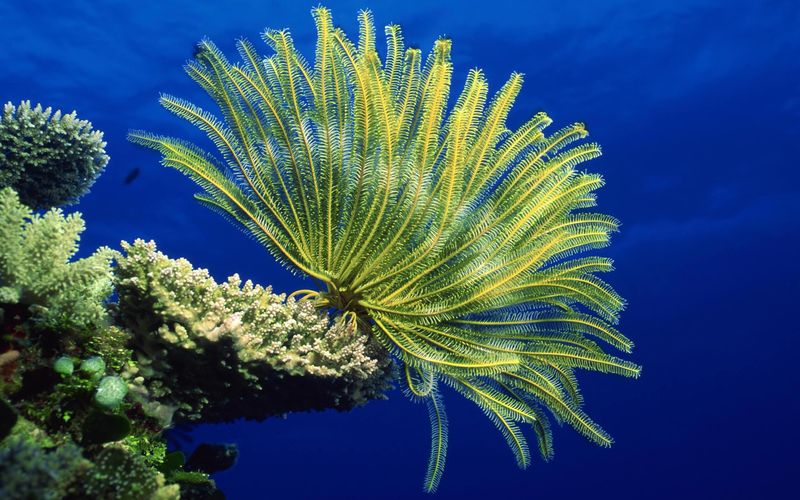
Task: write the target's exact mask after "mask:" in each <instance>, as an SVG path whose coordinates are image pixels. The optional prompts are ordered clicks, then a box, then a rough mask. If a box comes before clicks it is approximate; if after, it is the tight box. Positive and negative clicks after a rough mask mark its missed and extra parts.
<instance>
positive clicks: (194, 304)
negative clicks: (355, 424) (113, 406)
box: [115, 240, 391, 422]
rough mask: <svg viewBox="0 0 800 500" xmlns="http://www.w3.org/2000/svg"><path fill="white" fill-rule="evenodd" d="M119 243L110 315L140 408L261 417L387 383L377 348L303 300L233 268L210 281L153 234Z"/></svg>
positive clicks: (338, 404)
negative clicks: (126, 349)
mask: <svg viewBox="0 0 800 500" xmlns="http://www.w3.org/2000/svg"><path fill="white" fill-rule="evenodd" d="M122 248H123V250H124V252H125V253H124V255H122V256H121V257H120V258H119V259H118V262H117V268H116V270H115V276H116V278H115V280H116V282H115V283H116V289H117V293H118V295H119V320H120V321H121V323H122V324H123V325H125V326H126V327H127V328H128V329H129V330H130V331H131V332H132V335H133V343H134V346H135V353H136V355H135V356H136V365H135V367H133V368H131V370H130V371H129V372H128V373H127V374H126V376H127V377H128V379H129V380H131V381H133V383H134V387H133V388H132V392H133V393H134V394H136V393H138V394H140V395H142V396H146V399H147V400H148V401H150V402H149V403H148V402H144V403H143V404H144V405H145V406H146V407H147V408H148V409H149V411H162V412H163V411H165V410H166V407H169V406H173V407H175V408H176V409H177V413H176V419H177V420H179V421H202V422H219V421H228V420H233V419H235V418H240V417H244V418H248V419H256V420H260V419H263V418H266V417H269V416H271V415H278V414H283V413H286V412H290V411H304V410H313V409H325V408H336V409H339V410H346V409H350V408H352V407H354V406H356V405H359V404H362V403H364V402H366V401H368V400H370V399H373V398H376V397H379V396H380V395H381V394H382V393H383V391H384V390H385V389H386V388H387V383H388V382H387V381H388V377H389V376H390V375H391V367H390V364H389V362H388V360H387V359H386V357H385V354H383V352H382V349H380V348H379V347H378V346H375V345H370V343H369V341H368V337H367V336H366V335H365V334H364V333H363V332H360V331H355V332H354V331H352V330H351V329H350V326H349V325H347V324H345V323H344V322H342V321H337V322H336V323H334V324H333V325H331V324H330V322H329V319H328V318H327V317H326V316H325V315H320V314H319V313H318V312H316V311H315V310H314V307H313V306H312V305H311V304H310V303H308V302H295V301H294V300H292V299H290V300H288V301H285V297H284V296H282V295H275V294H273V293H272V292H271V289H270V288H269V287H267V288H262V287H261V286H258V285H254V284H253V283H252V282H250V281H247V282H245V283H242V282H241V280H240V279H239V277H238V276H236V275H234V276H231V277H230V278H228V281H227V282H225V283H222V284H220V285H218V284H217V283H216V282H215V281H214V279H213V278H211V277H210V276H209V274H208V271H206V270H205V269H194V268H193V267H192V265H191V264H190V263H189V262H188V261H186V260H185V259H177V260H172V259H169V258H168V257H166V256H165V255H164V254H162V253H160V252H158V251H157V250H156V246H155V244H154V243H153V242H149V243H145V242H144V241H142V240H136V241H135V242H134V243H133V244H129V243H125V242H123V244H122ZM152 401H157V404H153V403H152Z"/></svg>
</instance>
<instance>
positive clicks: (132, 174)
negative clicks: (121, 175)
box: [123, 167, 141, 186]
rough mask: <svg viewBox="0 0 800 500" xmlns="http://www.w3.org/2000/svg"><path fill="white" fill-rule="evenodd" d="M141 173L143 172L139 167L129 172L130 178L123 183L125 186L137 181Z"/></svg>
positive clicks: (126, 178)
mask: <svg viewBox="0 0 800 500" xmlns="http://www.w3.org/2000/svg"><path fill="white" fill-rule="evenodd" d="M140 172H141V170H139V167H136V168H134V169H133V170H131V171H130V172H128V176H127V177H125V180H124V181H123V182H124V183H125V185H126V186H127V185H129V184H130V183H131V182H133V181H135V180H136V178H137V177H139V173H140Z"/></svg>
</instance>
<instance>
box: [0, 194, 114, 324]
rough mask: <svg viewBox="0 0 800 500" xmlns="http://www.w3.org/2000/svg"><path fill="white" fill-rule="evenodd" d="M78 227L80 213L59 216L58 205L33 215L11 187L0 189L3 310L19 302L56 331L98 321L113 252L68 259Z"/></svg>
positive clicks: (107, 289) (102, 311)
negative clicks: (42, 213)
mask: <svg viewBox="0 0 800 500" xmlns="http://www.w3.org/2000/svg"><path fill="white" fill-rule="evenodd" d="M83 229H84V222H83V219H82V218H81V216H80V214H77V213H76V214H70V215H66V216H65V215H64V214H63V213H62V212H61V210H59V209H53V210H50V211H49V212H47V213H45V214H44V215H38V214H34V213H33V212H32V211H31V210H30V209H29V208H28V207H26V206H25V205H23V204H22V203H21V202H20V199H19V197H18V196H17V194H16V192H15V191H14V190H12V189H10V188H4V189H0V306H2V310H3V311H4V312H5V313H7V314H9V315H10V314H11V312H12V311H13V310H14V309H18V308H15V307H13V306H19V307H21V308H23V309H25V310H24V311H23V312H24V313H25V314H28V313H29V314H30V315H31V319H32V321H33V322H34V323H35V324H36V326H37V327H39V328H42V329H49V330H54V331H58V332H60V333H61V334H64V333H66V332H73V333H74V332H83V333H87V332H90V331H94V330H96V329H98V328H101V327H102V326H103V325H104V323H105V321H106V319H107V314H106V307H105V304H104V301H105V300H106V298H107V297H108V296H109V295H111V292H112V285H111V260H112V259H113V257H114V252H113V251H112V250H110V249H108V248H101V249H99V250H97V251H96V252H95V253H94V254H92V255H91V256H89V257H86V258H83V259H79V260H73V261H71V260H70V259H71V258H72V257H73V256H74V255H75V253H76V252H77V251H78V240H79V236H80V233H81V232H83ZM0 321H3V318H0ZM8 321H10V318H9V319H8Z"/></svg>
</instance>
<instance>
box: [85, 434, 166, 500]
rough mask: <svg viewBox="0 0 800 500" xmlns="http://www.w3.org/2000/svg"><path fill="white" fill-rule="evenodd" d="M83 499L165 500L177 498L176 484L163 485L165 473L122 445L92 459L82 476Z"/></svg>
mask: <svg viewBox="0 0 800 500" xmlns="http://www.w3.org/2000/svg"><path fill="white" fill-rule="evenodd" d="M81 486H82V488H81V489H82V491H81V492H80V494H81V495H82V498H114V499H116V500H140V499H142V498H147V499H151V500H167V499H177V498H180V487H179V486H178V485H177V484H169V485H167V484H166V481H165V479H164V475H163V474H161V473H160V472H157V471H155V470H154V469H153V468H151V467H149V466H148V465H147V464H146V463H145V461H144V460H143V459H142V458H140V457H137V456H135V455H132V454H130V453H128V452H127V451H126V450H125V449H124V448H122V447H118V446H111V447H108V448H105V449H103V451H101V452H100V454H99V455H98V456H97V458H95V460H94V467H92V468H91V470H89V471H88V472H87V473H86V474H85V476H84V477H83V478H81Z"/></svg>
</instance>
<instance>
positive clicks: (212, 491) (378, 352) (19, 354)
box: [0, 7, 640, 499]
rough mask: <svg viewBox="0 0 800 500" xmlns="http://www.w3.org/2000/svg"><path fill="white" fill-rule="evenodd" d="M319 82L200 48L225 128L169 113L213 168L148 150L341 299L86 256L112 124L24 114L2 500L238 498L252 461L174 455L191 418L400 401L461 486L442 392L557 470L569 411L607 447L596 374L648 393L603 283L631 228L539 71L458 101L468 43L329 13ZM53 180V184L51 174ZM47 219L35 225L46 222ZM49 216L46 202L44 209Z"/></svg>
mask: <svg viewBox="0 0 800 500" xmlns="http://www.w3.org/2000/svg"><path fill="white" fill-rule="evenodd" d="M312 13H313V17H314V20H315V22H316V26H317V32H318V39H317V46H316V55H315V59H314V61H313V63H308V62H306V60H305V59H304V57H303V55H302V54H300V52H299V51H298V50H297V49H296V48H295V47H294V44H293V42H292V38H291V36H290V34H289V32H288V31H285V30H283V31H276V30H267V31H266V32H265V33H264V41H265V42H266V43H267V45H269V47H270V48H271V49H272V50H273V52H274V53H273V55H270V56H262V55H260V54H259V53H258V52H257V51H256V49H255V47H254V46H253V45H252V44H250V42H248V41H247V40H240V41H239V42H238V49H239V54H240V56H241V61H240V62H238V63H235V64H234V63H231V62H229V61H228V59H227V58H226V57H225V55H224V54H223V53H222V52H221V51H220V50H219V49H218V48H217V47H216V46H215V45H214V44H213V43H211V42H210V41H208V40H204V41H202V42H201V43H200V44H199V45H198V47H197V50H196V52H195V56H194V60H193V61H191V62H189V64H188V65H187V66H186V71H187V72H188V74H189V76H190V77H191V78H192V79H193V80H195V81H196V82H197V83H198V84H199V85H200V86H201V87H202V88H203V89H204V90H205V91H206V92H207V93H208V94H209V95H210V97H211V98H212V99H213V101H214V102H215V103H216V104H217V105H218V106H219V108H220V111H221V113H222V116H223V118H222V119H218V118H216V117H215V116H213V115H212V114H211V113H209V112H207V111H205V110H203V109H201V108H198V107H197V106H195V105H193V104H191V103H189V102H187V101H184V100H182V99H179V98H175V97H172V96H169V95H162V97H161V103H162V104H163V105H164V107H166V108H167V109H168V110H169V111H171V112H173V113H175V114H176V115H178V116H179V117H181V118H184V119H186V120H188V121H189V122H190V123H192V124H194V125H196V126H197V127H199V128H200V129H201V130H202V131H204V132H205V133H206V134H207V135H208V136H209V138H210V139H211V140H212V142H213V143H214V144H215V145H216V146H217V148H218V153H219V154H218V155H217V154H214V153H210V152H207V151H205V150H203V149H202V148H200V147H198V146H195V145H193V144H191V143H188V142H186V141H184V140H182V139H175V138H170V137H165V136H160V135H154V134H151V133H149V132H141V131H132V132H131V133H130V135H129V139H130V140H131V141H133V142H135V143H137V144H140V145H143V146H146V147H149V148H152V149H155V150H157V151H158V152H160V153H161V154H162V163H163V164H164V165H165V166H167V167H171V168H175V169H178V170H179V171H181V172H183V173H185V174H186V175H187V176H188V177H189V178H190V179H191V180H193V181H194V182H196V183H197V184H198V185H199V186H200V187H201V188H202V190H203V192H202V193H201V194H198V195H196V198H197V199H198V201H199V202H200V203H201V204H203V205H205V206H207V207H208V208H210V209H212V210H214V211H215V212H218V213H220V214H222V215H223V216H225V217H226V218H227V219H229V220H231V221H232V222H233V223H235V224H237V225H239V226H240V227H242V228H243V229H245V230H246V231H247V232H249V233H250V234H252V235H253V236H254V237H255V238H256V239H257V240H258V241H259V242H261V243H262V244H263V245H264V246H265V247H266V249H267V251H268V252H269V253H270V254H271V255H272V256H273V257H274V258H275V259H277V260H278V261H279V262H281V263H282V264H284V265H285V266H286V267H288V268H289V269H290V270H292V271H294V272H296V273H298V274H304V275H307V276H310V277H312V278H315V279H316V280H317V281H318V282H321V283H322V285H323V287H324V289H321V290H298V291H296V292H294V293H292V294H290V295H288V296H287V295H284V294H275V293H273V291H272V289H271V287H269V286H262V285H257V284H254V283H252V282H251V281H242V279H241V278H240V277H239V276H238V275H234V276H231V277H229V278H228V279H227V280H226V281H224V282H222V283H217V282H216V281H215V280H214V279H213V278H212V277H211V276H210V275H209V273H208V271H206V270H204V269H197V268H195V267H193V266H192V264H191V263H190V262H188V261H187V260H185V259H180V258H178V259H173V258H170V257H168V256H166V255H164V254H163V253H161V252H159V251H158V249H157V246H156V243H155V242H152V241H149V242H146V241H143V240H136V241H133V242H132V243H129V242H121V243H120V245H119V248H106V247H104V248H99V249H97V250H96V251H95V252H94V253H93V254H91V255H90V256H88V257H85V258H82V259H75V258H74V256H75V254H76V252H77V250H78V239H79V236H80V234H81V232H82V231H83V230H84V221H83V219H82V218H81V215H80V214H79V213H72V214H65V213H64V212H63V211H62V209H61V208H58V207H60V206H62V205H64V204H66V203H73V202H75V201H77V199H78V198H79V197H80V196H81V195H82V194H83V193H85V192H86V190H88V188H89V186H90V185H91V183H92V182H93V181H94V179H95V178H96V177H97V175H99V174H100V173H101V172H102V170H103V169H104V168H105V166H106V163H107V162H108V157H107V156H106V155H105V152H104V149H103V148H104V146H105V143H103V142H102V133H101V132H98V131H93V130H92V127H91V124H90V123H89V122H87V121H85V120H78V119H77V118H76V115H75V113H72V114H70V115H63V116H62V115H61V114H60V113H59V112H56V113H55V114H53V115H52V116H51V111H50V108H47V109H45V110H42V107H41V106H37V107H35V108H31V106H30V104H29V103H27V102H23V103H22V104H20V106H18V107H14V106H12V105H11V104H7V105H6V107H5V110H4V115H3V120H2V122H0V209H1V211H0V325H1V326H2V338H0V497H2V498H87V497H88V498H122V499H139V498H156V499H173V498H199V499H205V498H209V499H211V498H214V499H216V498H224V494H223V493H222V492H221V491H220V490H218V489H217V488H216V486H215V483H214V481H213V479H212V478H211V476H210V475H211V474H213V473H215V472H218V471H221V470H225V469H226V468H229V467H231V466H233V465H234V463H235V461H236V457H237V451H236V448H235V446H234V445H228V444H215V443H204V444H202V445H200V446H199V447H198V448H197V450H195V452H194V453H193V454H192V455H191V456H189V457H188V458H187V457H185V456H184V455H183V453H181V452H180V451H178V450H171V448H170V447H168V443H167V436H168V432H169V430H170V429H172V428H175V427H176V426H191V425H196V424H202V423H215V422H230V421H234V420H237V419H249V420H257V421H260V420H263V419H266V418H269V417H273V416H278V415H285V414H287V413H290V412H300V411H311V410H325V409H335V410H339V411H347V410H350V409H352V408H354V407H357V406H359V405H363V404H365V403H367V402H369V401H371V400H373V399H379V398H383V397H385V393H386V392H387V391H388V390H389V389H390V388H391V387H392V384H393V383H397V384H399V385H400V386H401V387H402V388H403V390H404V392H405V394H406V395H407V396H408V397H409V398H410V399H412V400H413V401H415V402H421V403H423V404H425V405H426V406H427V408H428V413H429V417H430V424H431V429H432V431H431V454H430V458H429V462H428V472H427V475H426V477H425V479H424V483H423V488H424V489H425V490H426V491H428V492H433V491H435V490H436V489H437V487H438V486H439V484H440V481H441V478H442V475H443V471H444V463H445V457H446V454H447V442H448V416H447V414H446V412H445V407H444V399H443V391H442V387H443V386H448V387H450V388H452V389H453V392H456V393H459V394H460V395H462V396H463V397H465V398H467V399H468V400H470V401H472V402H473V403H475V404H476V405H477V406H478V407H479V408H480V409H481V410H482V411H483V412H484V413H485V414H486V416H487V417H488V418H489V419H490V420H491V421H492V422H493V423H494V424H495V426H496V427H497V429H498V430H499V431H500V433H501V435H502V436H503V438H504V439H505V440H506V442H507V443H508V445H509V447H510V449H511V451H512V453H513V455H514V457H515V459H516V462H517V464H518V465H519V466H520V467H522V468H525V467H527V466H528V465H529V464H530V463H531V451H530V449H529V446H528V443H527V438H526V436H525V434H524V433H523V427H525V426H527V427H529V428H530V429H532V432H533V434H534V436H535V439H536V444H537V449H538V452H539V454H540V455H541V457H542V458H543V460H550V459H551V458H552V456H553V444H552V430H551V419H552V420H555V422H557V423H559V424H560V423H567V424H569V425H570V426H572V427H573V428H574V429H576V430H577V431H578V432H580V433H581V434H583V435H584V436H585V437H587V438H588V439H589V440H591V441H594V442H596V443H597V444H600V445H602V446H609V445H610V444H611V443H612V439H611V437H610V436H609V435H608V434H607V433H606V432H605V431H604V430H603V429H602V428H601V427H600V426H599V425H598V424H597V423H595V422H594V421H593V420H592V419H591V418H590V417H589V416H588V414H587V413H586V412H585V411H584V409H583V406H584V399H583V395H582V393H581V392H580V390H579V388H578V381H577V377H576V372H577V371H579V370H591V371H597V372H602V373H611V374H617V375H623V376H627V377H638V376H639V374H640V367H639V366H638V365H636V364H634V363H632V362H630V361H627V360H625V359H621V358H619V357H617V356H615V355H612V354H609V353H607V352H606V349H607V347H608V346H610V347H612V348H615V349H617V350H619V351H621V352H623V353H629V352H631V350H632V348H633V343H632V342H631V341H630V340H629V339H628V338H626V337H625V336H624V335H623V334H622V333H620V332H619V331H618V330H617V329H616V327H615V325H616V324H617V322H618V319H619V313H620V312H621V311H622V309H623V308H624V306H625V302H624V300H623V299H622V298H621V297H620V296H619V295H618V294H617V293H616V292H615V291H614V290H613V289H612V288H611V286H610V285H608V284H607V283H606V282H605V281H603V280H601V279H600V278H599V277H598V274H600V273H605V272H608V271H611V270H612V262H611V260H610V259H607V258H603V257H597V256H591V255H590V256H579V254H582V253H584V252H587V251H592V250H596V249H599V248H602V247H605V246H606V245H608V243H609V241H610V235H611V233H613V232H614V231H616V229H617V227H618V222H617V221H616V220H615V219H614V218H613V217H610V216H607V215H604V214H600V213H595V212H593V211H590V210H587V209H590V208H591V207H594V206H595V196H596V195H595V191H596V190H597V189H599V188H600V187H601V186H602V185H603V180H602V178H601V177H600V176H599V175H597V174H593V173H589V172H586V171H582V170H578V166H579V165H580V164H582V163H584V162H586V161H589V160H591V159H593V158H596V157H597V156H599V155H600V148H599V146H598V145H597V144H595V143H591V142H585V141H584V139H585V138H586V136H587V132H586V129H585V127H584V126H583V124H580V123H577V124H574V125H570V126H567V127H564V128H562V129H560V130H557V131H556V132H553V133H547V132H546V129H547V127H548V126H549V125H550V124H551V123H552V120H551V119H550V118H549V117H548V116H547V115H545V114H544V113H539V114H536V115H535V116H533V117H532V118H531V119H530V120H529V121H527V122H525V123H524V124H523V125H522V126H521V127H519V128H517V129H516V130H509V129H508V127H507V125H506V118H507V116H508V114H509V112H510V110H511V108H512V106H513V103H514V100H515V99H516V96H517V95H518V93H519V91H520V88H521V85H522V79H523V78H522V75H521V74H518V73H514V74H512V76H511V78H510V79H509V80H508V82H507V83H506V84H505V85H504V86H503V87H502V88H501V89H500V90H499V91H497V93H496V94H495V95H494V97H492V98H489V97H488V83H487V81H486V78H485V77H484V75H483V74H482V73H481V71H480V70H472V71H470V72H469V74H468V76H467V79H466V82H465V84H464V87H463V91H462V92H461V93H460V95H459V96H458V97H457V99H456V100H455V104H454V106H453V107H452V108H451V109H448V105H447V102H448V98H449V96H450V88H451V86H452V81H451V80H452V62H451V60H450V49H451V42H450V40H447V39H439V40H438V41H436V43H435V45H434V48H433V51H432V53H431V54H430V55H429V56H428V57H427V59H423V56H422V53H421V51H420V50H419V49H416V48H405V45H404V40H403V35H402V32H401V29H400V27H398V26H395V25H390V26H387V27H386V30H385V35H386V41H387V50H386V57H385V58H384V59H383V60H381V58H380V57H379V55H378V52H377V50H376V47H375V44H376V33H375V27H374V25H373V21H372V17H371V14H370V13H369V12H366V11H362V12H361V13H360V14H359V25H360V32H359V39H358V41H357V42H353V41H350V39H349V38H348V37H347V36H346V35H345V34H344V32H343V31H342V30H341V29H339V28H336V27H334V25H333V21H332V17H331V14H330V12H329V11H328V10H327V9H325V8H322V7H319V8H315V9H314V10H313V11H312ZM42 176H43V177H44V179H45V180H42V179H40V177H42ZM37 210H38V211H37ZM44 210H46V211H44Z"/></svg>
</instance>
